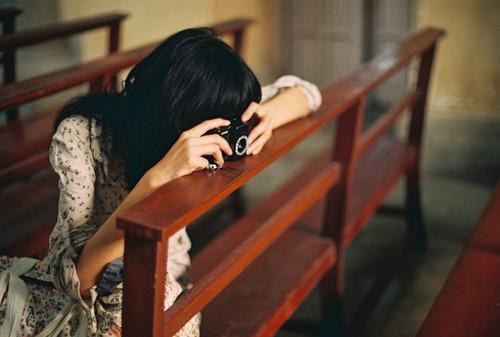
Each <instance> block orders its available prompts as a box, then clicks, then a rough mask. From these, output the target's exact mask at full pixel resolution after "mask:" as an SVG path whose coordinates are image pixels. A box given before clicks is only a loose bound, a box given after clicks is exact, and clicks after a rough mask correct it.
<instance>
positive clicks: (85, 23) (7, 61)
mask: <svg viewBox="0 0 500 337" xmlns="http://www.w3.org/2000/svg"><path fill="white" fill-rule="evenodd" d="M11 12H12V11H11ZM127 16H128V15H127V14H125V13H119V12H116V13H106V14H102V15H96V16H92V17H89V18H82V19H77V20H71V21H66V22H60V23H53V24H48V25H43V26H40V27H36V28H30V29H25V30H23V31H20V32H16V33H14V32H13V31H12V32H11V33H9V34H5V33H6V31H5V29H4V34H3V35H2V36H1V37H0V52H1V53H2V55H3V58H2V62H3V66H4V82H3V83H4V84H10V83H14V82H15V81H16V51H17V50H18V49H19V48H23V47H28V46H33V45H37V44H40V43H44V42H48V41H51V40H56V39H64V38H68V37H70V36H73V35H77V34H81V33H85V32H89V31H92V30H96V29H101V28H108V29H109V35H108V36H109V37H108V53H110V54H111V53H114V52H116V51H118V49H119V45H120V29H121V23H122V21H123V20H124V19H125V18H126V17H127ZM10 21H12V20H6V21H5V22H6V24H7V25H6V27H10V26H9V25H8V24H9V23H10ZM7 119H8V120H9V121H10V120H15V119H18V113H17V109H16V108H12V109H10V110H9V111H7Z"/></svg>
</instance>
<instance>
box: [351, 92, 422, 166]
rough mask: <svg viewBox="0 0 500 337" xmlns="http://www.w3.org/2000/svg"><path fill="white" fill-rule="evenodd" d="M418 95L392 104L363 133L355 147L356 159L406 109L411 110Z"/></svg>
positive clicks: (392, 124) (415, 94)
mask: <svg viewBox="0 0 500 337" xmlns="http://www.w3.org/2000/svg"><path fill="white" fill-rule="evenodd" d="M418 97H419V94H418V93H416V92H413V93H410V94H408V95H406V96H405V97H404V98H403V99H401V100H400V101H398V102H396V103H394V104H393V105H392V106H391V108H390V109H389V111H387V112H386V113H384V114H382V116H380V117H378V118H377V120H376V121H375V122H374V123H373V125H371V126H370V128H369V129H368V130H366V131H364V132H363V134H362V135H361V139H360V141H359V144H358V146H357V147H356V157H360V156H361V155H363V154H364V153H365V152H366V151H367V150H368V149H369V148H370V147H371V146H373V145H374V143H375V142H376V141H377V139H379V138H380V137H381V136H382V135H384V134H385V133H386V132H387V131H388V130H389V129H390V128H391V127H393V126H394V122H396V120H397V119H398V117H399V116H400V115H401V114H402V113H403V112H405V110H407V109H408V108H412V107H413V104H414V103H415V101H416V100H417V99H418Z"/></svg>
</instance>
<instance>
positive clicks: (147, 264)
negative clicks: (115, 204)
mask: <svg viewBox="0 0 500 337" xmlns="http://www.w3.org/2000/svg"><path fill="white" fill-rule="evenodd" d="M167 250H168V241H167V240H164V241H154V242H152V241H150V240H148V239H146V238H141V237H138V236H135V235H130V234H128V233H125V258H124V269H123V310H122V313H123V314H122V315H123V317H128V318H130V319H125V320H123V321H122V327H123V337H142V336H162V333H163V329H164V320H163V312H164V298H165V279H166V270H167V263H166V261H167ZM137 266H140V273H141V274H142V276H141V277H140V278H138V277H137V275H134V273H131V272H130V271H131V270H132V271H135V270H136V267H137ZM134 290H140V291H134ZM139 304H140V305H139ZM132 318H133V319H132Z"/></svg>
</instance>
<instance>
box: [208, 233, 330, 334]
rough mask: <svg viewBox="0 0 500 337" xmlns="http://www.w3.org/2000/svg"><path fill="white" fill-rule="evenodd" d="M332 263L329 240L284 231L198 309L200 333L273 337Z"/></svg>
mask: <svg viewBox="0 0 500 337" xmlns="http://www.w3.org/2000/svg"><path fill="white" fill-rule="evenodd" d="M334 262H335V248H334V247H333V245H332V243H331V241H329V240H326V239H322V238H318V237H314V236H311V235H307V234H305V233H303V232H302V233H301V232H299V231H295V230H291V231H289V232H287V233H285V234H284V235H283V236H282V237H281V238H280V239H278V241H276V243H274V244H273V245H272V246H271V247H270V248H269V249H268V250H267V251H266V252H265V253H264V254H263V255H262V256H261V257H259V258H258V259H257V260H256V261H255V263H254V264H252V265H251V266H250V267H249V268H248V269H247V270H246V271H245V272H244V273H243V274H242V275H241V276H240V277H238V278H237V279H236V280H235V281H234V282H233V283H232V284H231V285H230V286H229V287H228V288H226V289H225V290H224V291H223V292H222V293H221V294H220V295H219V296H218V297H217V298H216V299H215V300H214V301H213V302H212V303H210V304H209V305H208V306H207V307H206V308H205V310H203V312H202V325H201V336H206V337H211V336H214V337H215V336H217V337H236V336H237V337H250V336H252V337H257V336H258V337H264V336H274V335H275V333H276V332H277V331H278V329H279V328H280V327H281V326H282V325H283V323H284V322H285V321H286V320H287V319H288V318H289V317H290V316H291V314H292V313H293V312H294V310H295V309H296V308H297V307H298V305H299V304H300V303H302V302H303V300H304V299H305V298H306V297H307V295H308V294H309V293H310V292H311V290H312V289H314V287H315V285H316V284H317V283H318V282H319V280H320V279H321V277H322V276H323V275H324V274H325V272H326V271H327V270H328V269H330V268H331V266H332V265H333V263H334Z"/></svg>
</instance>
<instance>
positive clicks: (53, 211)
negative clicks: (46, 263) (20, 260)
mask: <svg viewBox="0 0 500 337" xmlns="http://www.w3.org/2000/svg"><path fill="white" fill-rule="evenodd" d="M57 181H58V177H57V175H55V174H54V173H52V172H50V173H47V174H44V175H42V176H40V177H37V179H36V180H34V181H29V182H24V183H23V184H22V185H20V186H17V187H13V188H10V189H9V190H7V191H4V192H3V193H2V194H0V214H2V217H1V218H0V251H1V252H2V254H7V255H12V256H21V255H22V256H40V255H43V253H44V252H45V250H46V249H47V248H48V244H49V240H48V238H49V234H50V232H51V231H52V228H53V227H54V225H55V223H56V220H57V204H58V199H59V188H58V186H57ZM33 191H36V193H33Z"/></svg>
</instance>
